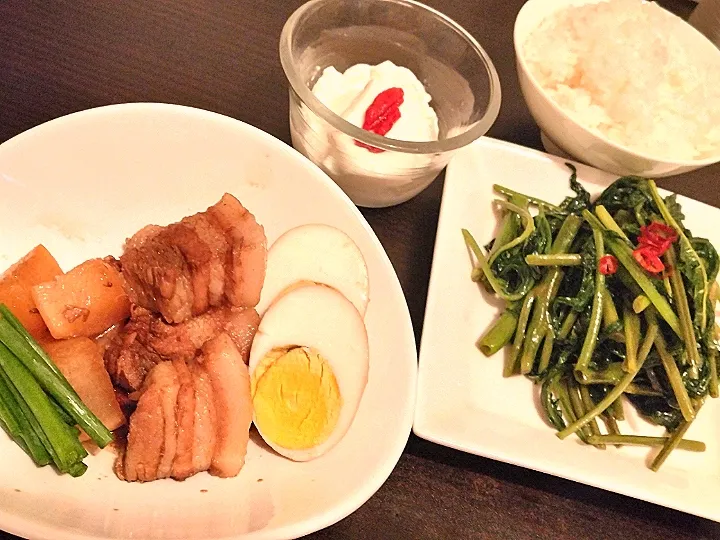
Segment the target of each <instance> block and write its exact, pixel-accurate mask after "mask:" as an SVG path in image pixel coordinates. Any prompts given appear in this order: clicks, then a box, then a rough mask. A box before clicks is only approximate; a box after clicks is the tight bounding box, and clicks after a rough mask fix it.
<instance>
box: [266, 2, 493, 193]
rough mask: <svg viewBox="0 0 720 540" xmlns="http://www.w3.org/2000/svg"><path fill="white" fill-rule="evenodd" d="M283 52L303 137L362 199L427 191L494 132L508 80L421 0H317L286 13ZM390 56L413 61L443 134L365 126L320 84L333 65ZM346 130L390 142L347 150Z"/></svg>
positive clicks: (309, 150)
mask: <svg viewBox="0 0 720 540" xmlns="http://www.w3.org/2000/svg"><path fill="white" fill-rule="evenodd" d="M280 59H281V62H282V65H283V69H284V70H285V75H286V76H287V79H288V81H289V83H290V132H291V136H292V141H293V146H294V147H295V148H296V149H297V150H299V151H300V152H301V153H303V154H304V155H305V156H307V157H308V158H310V159H311V160H312V161H313V162H314V163H316V164H317V165H318V166H319V167H320V168H321V169H323V170H324V171H325V172H326V173H327V174H328V175H329V176H330V177H331V178H332V179H333V180H334V181H335V182H336V183H337V184H338V185H339V186H340V187H341V188H342V189H343V190H344V191H345V192H346V193H347V195H348V196H349V197H350V199H352V201H353V202H354V203H355V204H357V205H359V206H366V207H384V206H391V205H394V204H398V203H401V202H404V201H406V200H408V199H410V198H411V197H414V196H415V195H417V194H418V193H419V192H420V191H422V190H423V189H425V188H426V187H427V186H428V185H429V184H430V183H431V182H432V181H433V180H434V179H435V178H436V177H437V175H438V174H439V172H440V171H441V170H442V169H443V167H445V165H446V164H447V162H448V160H449V159H450V158H451V156H452V155H453V153H454V152H455V151H457V150H458V149H460V148H462V147H463V146H466V145H467V144H469V143H471V142H472V141H474V140H475V139H477V138H478V137H480V136H482V135H484V134H485V133H487V131H488V129H490V126H491V125H492V123H493V122H494V121H495V119H496V118H497V114H498V111H499V109H500V82H499V79H498V75H497V72H496V71H495V67H494V66H493V64H492V61H491V60H490V58H489V57H488V55H487V53H486V52H485V51H484V50H483V49H482V47H481V46H480V45H479V44H478V42H477V41H476V40H475V39H474V38H473V37H472V36H471V35H470V34H469V33H468V32H467V31H465V30H464V29H463V28H462V27H461V26H460V25H458V24H457V23H455V22H454V21H452V20H451V19H449V18H448V17H446V16H444V15H442V14H441V13H439V12H437V11H435V10H433V9H431V8H429V7H427V6H425V5H423V4H420V3H418V2H415V1H412V0H312V1H310V2H308V3H307V4H305V5H303V6H301V7H300V8H299V9H298V10H297V11H296V12H295V13H294V14H293V15H292V16H291V17H290V18H289V19H288V21H287V22H286V24H285V27H284V28H283V31H282V35H281V37H280ZM385 60H390V61H392V62H393V63H395V64H396V65H399V66H404V67H406V68H409V69H410V70H412V71H413V72H414V73H415V75H416V76H417V78H418V79H419V80H420V81H421V82H422V83H423V84H424V86H425V89H426V91H427V92H428V93H429V94H430V95H431V96H432V101H431V103H430V105H431V106H432V107H433V109H434V110H435V112H436V114H437V116H438V122H439V128H440V135H439V139H438V140H437V141H432V142H409V141H400V140H396V139H390V138H387V137H383V136H380V135H376V134H374V133H371V132H369V131H365V130H363V129H362V128H360V127H358V126H355V125H353V124H351V123H350V122H348V121H346V120H344V119H343V118H341V117H340V116H338V115H336V114H335V113H333V112H332V111H331V110H330V109H328V108H327V107H326V106H324V105H323V104H322V103H321V102H320V101H319V100H318V99H317V98H316V97H315V95H314V94H313V93H312V87H313V85H314V83H315V81H317V79H318V78H319V77H320V75H321V74H322V72H323V70H324V69H325V68H326V67H328V66H334V67H335V68H336V69H337V70H338V71H340V72H343V71H345V70H346V69H347V68H349V67H351V66H353V65H355V64H358V63H365V64H370V65H375V64H379V63H381V62H383V61H385ZM343 138H348V140H352V139H354V140H356V141H360V142H362V143H365V144H367V145H370V146H374V147H376V148H380V149H382V150H384V151H385V152H382V153H370V152H367V153H366V154H361V155H360V156H359V155H358V153H357V152H348V151H346V149H347V148H348V145H347V144H341V143H343V142H345V143H347V141H343ZM350 146H352V145H350Z"/></svg>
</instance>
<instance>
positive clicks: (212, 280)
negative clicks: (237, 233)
mask: <svg viewBox="0 0 720 540" xmlns="http://www.w3.org/2000/svg"><path fill="white" fill-rule="evenodd" d="M181 223H183V224H186V225H188V226H190V227H192V228H193V229H194V230H195V232H196V233H197V235H198V237H199V238H200V240H201V241H202V242H204V243H205V245H206V246H207V247H208V249H209V252H210V259H209V261H208V277H209V281H208V301H209V303H210V305H211V306H219V305H220V304H222V303H223V300H224V298H225V261H226V260H228V256H229V254H230V244H229V243H228V241H227V239H226V238H225V233H224V232H223V231H222V230H220V229H219V228H218V227H216V226H215V225H214V224H213V222H212V221H211V220H210V218H209V217H208V216H206V215H205V214H204V213H200V214H195V215H194V216H189V217H186V218H183V220H182V221H181Z"/></svg>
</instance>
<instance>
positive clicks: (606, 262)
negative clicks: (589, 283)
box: [598, 255, 618, 276]
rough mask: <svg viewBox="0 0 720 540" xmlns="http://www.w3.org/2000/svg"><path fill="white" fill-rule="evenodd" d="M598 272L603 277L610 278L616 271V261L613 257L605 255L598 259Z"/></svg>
mask: <svg viewBox="0 0 720 540" xmlns="http://www.w3.org/2000/svg"><path fill="white" fill-rule="evenodd" d="M598 270H599V271H600V273H601V274H603V275H605V276H612V275H613V274H614V273H615V272H617V270H618V260H617V259H616V258H615V256H614V255H605V256H604V257H600V261H599V262H598Z"/></svg>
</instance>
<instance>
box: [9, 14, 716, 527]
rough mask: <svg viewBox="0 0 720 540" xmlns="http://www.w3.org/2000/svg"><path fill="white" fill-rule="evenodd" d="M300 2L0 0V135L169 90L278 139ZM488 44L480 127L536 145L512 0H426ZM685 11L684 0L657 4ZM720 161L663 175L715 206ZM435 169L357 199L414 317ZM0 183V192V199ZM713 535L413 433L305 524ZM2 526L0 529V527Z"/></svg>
mask: <svg viewBox="0 0 720 540" xmlns="http://www.w3.org/2000/svg"><path fill="white" fill-rule="evenodd" d="M301 3H302V2H301V0H292V1H283V0H268V1H265V2H256V1H252V0H234V1H232V0H226V1H223V2H210V1H200V0H196V1H189V0H152V1H142V0H134V1H129V0H128V1H125V2H113V1H109V0H108V1H92V0H55V1H53V2H43V1H30V0H4V1H3V2H0V142H2V141H5V140H7V139H9V138H11V137H13V136H14V135H17V134H18V133H20V132H22V131H24V130H26V129H28V128H31V127H33V126H36V125H38V124H41V123H42V122H45V121H47V120H50V119H52V118H56V117H59V116H62V115H65V114H68V113H71V112H75V111H79V110H82V109H87V108H91V107H97V106H100V105H107V104H111V103H122V102H131V101H158V102H169V103H179V104H183V105H190V106H194V107H200V108H204V109H209V110H212V111H216V112H219V113H223V114H226V115H229V116H232V117H235V118H238V119H240V120H243V121H245V122H248V123H250V124H253V125H255V126H257V127H259V128H261V129H263V130H265V131H267V132H268V133H271V134H272V135H275V136H276V137H278V138H280V139H282V140H283V141H286V142H289V140H290V137H289V131H288V119H287V114H288V112H287V85H286V81H285V78H284V75H283V72H282V69H281V67H280V62H279V59H278V53H277V41H278V37H279V35H280V29H281V28H282V25H283V23H284V21H285V20H286V18H287V17H288V16H289V15H290V13H292V11H293V10H294V9H295V8H296V7H298V6H299V5H300V4H301ZM428 3H429V4H431V5H432V6H434V7H436V8H438V9H440V10H442V11H443V12H444V13H446V14H447V15H449V16H450V17H452V18H454V19H456V20H458V21H460V22H461V23H462V24H463V25H464V26H465V28H467V29H468V30H469V31H470V32H471V33H472V34H473V35H474V36H475V37H476V38H477V39H478V40H479V41H480V43H481V44H482V45H483V46H484V47H485V48H486V50H487V51H488V53H489V54H490V56H491V58H492V59H493V61H494V62H495V65H496V66H497V69H498V72H499V74H500V80H501V82H502V92H503V102H502V108H501V110H500V116H499V117H498V119H497V122H496V123H495V125H494V126H493V128H492V129H491V130H490V133H489V135H490V136H493V137H497V138H500V139H505V140H508V141H512V142H515V143H519V144H522V145H525V146H530V147H534V148H540V149H541V146H540V138H539V133H538V129H537V127H536V126H535V124H534V122H533V121H532V119H531V117H530V114H529V112H528V111H527V108H526V107H525V104H524V102H523V99H522V96H521V94H520V89H519V85H518V81H517V77H516V73H515V67H514V54H513V48H512V28H513V21H514V19H515V15H516V14H517V12H518V10H519V8H520V6H521V5H522V3H523V2H522V0H484V1H478V0H428ZM661 3H663V4H664V5H666V6H667V7H669V8H670V9H672V10H674V11H675V12H677V13H678V14H681V15H683V16H687V15H688V14H689V13H690V11H691V10H692V8H693V7H694V4H693V3H692V2H689V1H687V0H665V1H664V2H661ZM719 179H720V166H714V167H709V168H706V169H704V170H701V171H697V172H695V173H691V174H687V175H684V176H683V177H678V178H675V179H673V180H671V181H664V182H661V184H662V185H664V186H665V187H668V188H670V189H673V190H675V191H678V192H680V193H683V194H685V195H689V196H692V197H695V198H697V199H700V200H702V201H705V202H707V203H710V204H713V205H715V206H720V189H718V187H717V186H718V184H717V183H716V182H717V180H719ZM441 193H442V179H439V180H438V181H436V182H435V183H434V184H433V185H432V186H431V187H430V188H428V189H427V190H426V191H425V192H423V193H422V194H420V195H419V196H417V197H416V198H415V199H413V200H411V201H409V202H408V203H405V204H403V205H400V206H397V207H394V208H389V209H382V210H364V211H363V214H364V215H365V217H366V218H367V219H368V221H369V222H370V224H371V225H372V227H373V229H374V230H375V232H376V233H377V235H378V236H379V238H380V240H381V241H382V243H383V245H384V246H385V249H386V250H387V252H388V254H389V256H390V259H391V260H392V262H393V264H394V266H395V269H396V270H397V272H398V275H399V277H400V281H401V283H402V286H403V289H404V291H405V295H406V297H407V300H408V304H409V305H410V312H411V314H412V318H413V324H414V327H415V334H416V337H417V338H418V339H419V337H420V332H421V330H422V320H423V312H424V307H425V298H426V294H427V283H428V277H429V274H430V263H431V257H432V250H433V243H434V240H435V227H436V223H437V217H438V210H439V206H440V198H441ZM1 200H2V194H1V193H0V201H1ZM615 536H621V537H623V538H624V539H626V540H630V539H645V538H688V539H698V538H720V524H716V523H713V522H710V521H707V520H703V519H699V518H696V517H693V516H689V515H686V514H682V513H679V512H675V511H672V510H667V509H665V508H661V507H658V506H654V505H652V504H647V503H643V502H639V501H636V500H634V499H630V498H627V497H623V496H619V495H615V494H612V493H608V492H605V491H601V490H597V489H594V488H590V487H586V486H583V485H580V484H575V483H573V482H568V481H565V480H560V479H557V478H554V477H551V476H547V475H543V474H539V473H536V472H532V471H528V470H525V469H521V468H518V467H514V466H510V465H506V464H503V463H499V462H495V461H491V460H487V459H483V458H480V457H476V456H471V455H467V454H463V453H460V452H456V451H454V450H450V449H447V448H443V447H440V446H436V445H434V444H431V443H428V442H425V441H422V440H420V439H418V438H416V437H414V436H411V437H410V440H409V442H408V445H407V448H406V449H405V453H404V454H403V456H402V458H401V459H400V462H399V463H398V465H397V468H396V469H395V471H394V472H393V474H392V475H391V476H390V478H389V479H388V481H387V482H386V483H385V485H384V486H383V487H382V488H381V489H380V491H379V492H378V493H377V494H376V495H375V496H374V497H372V498H371V499H370V500H369V501H368V502H367V503H366V504H365V505H364V506H362V507H361V508H360V509H359V510H358V511H357V512H355V513H354V514H353V515H351V516H350V517H348V518H346V519H345V520H343V521H341V522H340V523H338V524H336V525H334V526H332V527H330V528H328V529H326V530H324V531H321V532H318V533H316V534H315V535H312V538H317V539H322V538H349V539H359V538H373V539H375V538H387V539H392V538H403V539H405V538H419V539H453V538H519V539H521V538H559V539H565V538H567V539H571V538H572V539H575V538H598V539H602V538H611V537H615ZM0 537H3V538H4V537H7V538H10V537H8V536H7V535H6V536H3V534H2V533H0Z"/></svg>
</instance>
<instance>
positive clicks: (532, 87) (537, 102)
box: [513, 0, 720, 177]
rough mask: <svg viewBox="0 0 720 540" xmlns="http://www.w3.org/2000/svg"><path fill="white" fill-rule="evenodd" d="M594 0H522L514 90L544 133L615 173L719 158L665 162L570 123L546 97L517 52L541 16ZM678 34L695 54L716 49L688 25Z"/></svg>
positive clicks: (663, 172) (689, 166)
mask: <svg viewBox="0 0 720 540" xmlns="http://www.w3.org/2000/svg"><path fill="white" fill-rule="evenodd" d="M599 1H601V0H528V2H526V3H525V5H524V6H523V7H522V9H521V10H520V12H519V13H518V16H517V19H516V20H515V29H514V35H513V40H514V44H515V61H516V66H517V72H518V78H519V80H520V89H521V90H522V93H523V97H524V98H525V102H526V103H527V106H528V109H530V113H531V114H532V116H533V118H534V119H535V122H537V124H538V126H539V127H540V129H541V130H542V131H543V132H544V133H545V135H546V137H548V138H549V139H550V140H551V141H552V143H553V144H554V145H555V146H557V147H559V148H560V149H561V150H562V151H564V152H567V153H568V154H570V155H571V156H573V157H574V158H575V159H577V160H579V161H582V162H584V163H587V164H588V165H592V166H594V167H597V168H599V169H602V170H605V171H609V172H613V173H616V174H619V175H624V174H638V175H642V176H651V177H663V176H672V175H676V174H681V173H684V172H688V171H692V170H695V169H698V168H700V167H704V166H706V165H710V164H712V163H717V162H718V161H720V153H719V154H718V155H717V156H714V157H712V158H707V159H702V160H693V161H666V160H660V159H656V158H654V157H651V156H646V155H643V154H641V153H638V152H634V151H633V150H630V149H628V148H627V147H624V146H621V145H619V144H617V143H615V142H613V141H611V140H610V139H608V138H607V137H605V136H604V135H602V134H600V133H599V132H595V131H591V130H590V129H587V128H585V127H584V126H582V125H581V124H579V123H578V122H576V121H575V120H574V119H573V118H571V117H570V116H569V115H568V114H567V113H566V112H565V111H563V110H562V109H561V108H560V107H559V106H558V105H557V104H556V103H555V102H554V101H553V100H552V99H551V98H550V97H549V96H548V94H547V93H546V92H545V91H544V90H543V89H542V88H541V86H540V85H539V84H538V82H537V81H536V80H535V79H534V77H533V76H532V75H531V74H530V72H529V71H528V67H527V64H526V62H525V59H524V56H523V54H522V49H523V46H524V43H525V40H526V39H527V37H528V36H529V34H530V33H531V32H532V31H533V30H534V29H535V28H537V26H539V25H540V23H541V22H542V21H543V20H544V19H545V18H546V17H547V16H549V15H550V14H552V13H554V12H556V11H557V10H559V9H562V8H563V7H567V6H571V5H584V4H591V3H598V2H599ZM678 35H679V36H680V37H681V38H682V39H683V41H684V42H686V43H688V45H689V46H690V48H691V49H692V50H693V51H694V52H695V53H696V54H698V55H702V56H705V57H709V56H710V55H713V56H714V55H718V54H720V52H719V51H718V49H717V48H716V47H715V45H713V44H712V42H710V41H709V40H708V39H707V38H705V36H703V35H702V34H701V33H700V32H698V31H697V30H695V29H694V28H693V27H692V26H690V25H689V24H684V25H682V26H681V27H680V29H679V31H678Z"/></svg>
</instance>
